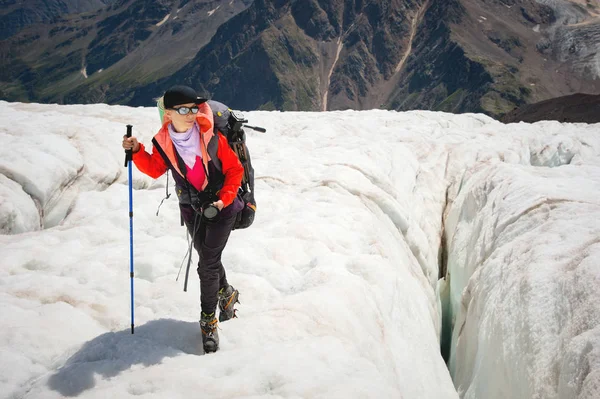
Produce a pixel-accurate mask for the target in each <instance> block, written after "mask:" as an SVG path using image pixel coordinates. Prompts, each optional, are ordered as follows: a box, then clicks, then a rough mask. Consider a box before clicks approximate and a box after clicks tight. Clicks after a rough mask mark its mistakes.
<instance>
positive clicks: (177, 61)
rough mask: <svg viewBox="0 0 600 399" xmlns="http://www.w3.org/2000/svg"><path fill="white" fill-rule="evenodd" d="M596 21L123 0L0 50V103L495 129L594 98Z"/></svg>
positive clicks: (557, 10) (477, 9)
mask: <svg viewBox="0 0 600 399" xmlns="http://www.w3.org/2000/svg"><path fill="white" fill-rule="evenodd" d="M90 1H93V0H90ZM97 1H100V0H97ZM599 10H600V4H598V1H597V0H593V1H592V0H537V1H535V0H522V1H519V2H517V1H515V0H485V1H479V0H447V1H439V0H370V1H360V0H306V1H303V2H299V1H294V0H256V1H249V0H234V1H207V0H196V1H194V0H191V1H189V0H149V1H141V0H115V1H114V2H112V4H110V5H108V6H105V7H104V8H102V9H101V10H100V11H94V12H88V13H86V14H74V15H68V16H66V17H65V18H64V19H63V20H62V22H54V23H50V24H46V25H39V26H37V27H36V26H32V27H29V28H25V29H23V30H22V31H21V32H19V33H18V34H15V35H13V36H12V37H10V38H8V39H6V40H3V41H2V42H0V43H1V45H0V57H1V59H2V60H3V64H5V65H4V66H5V68H3V69H4V70H5V72H2V73H0V94H1V95H2V97H3V98H6V99H8V100H11V101H42V102H58V103H87V102H107V103H111V104H112V103H118V104H128V105H150V104H152V102H153V99H154V98H156V97H157V96H159V95H160V93H162V92H164V90H165V89H166V88H168V87H169V86H170V85H172V84H178V83H184V84H189V85H190V86H193V87H195V88H197V89H198V90H199V91H201V92H202V93H203V94H204V95H206V96H209V97H215V98H216V99H219V100H221V101H224V102H226V103H228V104H229V105H231V106H232V107H235V108H238V109H282V110H311V111H316V110H336V109H372V108H384V109H396V110H410V109H431V110H441V111H447V112H484V113H486V114H488V115H490V116H493V117H496V118H499V117H501V116H502V115H504V114H506V113H508V112H510V111H511V110H513V109H514V108H516V107H519V106H522V105H525V104H528V103H534V102H538V101H541V100H544V99H548V98H553V97H559V96H563V95H568V94H572V93H576V92H587V93H589V94H598V93H600V67H598V66H597V65H596V64H598V65H600V54H599V53H598V50H597V49H598V48H600V17H599V15H600V11H599ZM48 32H50V33H52V34H53V36H51V35H50V33H48ZM186 45H187V47H186Z"/></svg>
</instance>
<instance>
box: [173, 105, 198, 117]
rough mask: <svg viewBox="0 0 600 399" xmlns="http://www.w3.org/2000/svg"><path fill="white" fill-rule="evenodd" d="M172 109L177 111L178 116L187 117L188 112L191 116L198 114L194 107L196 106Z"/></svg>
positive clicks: (196, 108)
mask: <svg viewBox="0 0 600 399" xmlns="http://www.w3.org/2000/svg"><path fill="white" fill-rule="evenodd" d="M172 109H174V110H175V111H177V113H178V114H179V115H187V114H189V113H190V112H191V113H192V114H194V115H195V114H197V113H198V107H196V106H193V107H179V108H172Z"/></svg>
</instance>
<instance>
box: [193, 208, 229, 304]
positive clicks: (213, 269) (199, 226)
mask: <svg viewBox="0 0 600 399" xmlns="http://www.w3.org/2000/svg"><path fill="white" fill-rule="evenodd" d="M181 208H182V209H181V213H182V216H183V220H184V221H185V225H186V227H187V229H188V232H189V233H190V236H191V237H193V240H194V248H195V249H196V251H197V252H198V256H199V257H200V261H199V262H198V276H200V304H201V307H202V311H203V312H204V313H207V314H210V313H212V312H214V311H215V310H216V309H217V301H218V298H217V295H218V292H219V289H221V288H224V287H227V285H228V284H227V276H226V275H225V268H224V267H223V263H221V254H222V253H223V250H224V249H225V245H227V240H228V239H229V234H230V233H231V229H232V228H233V225H234V223H235V219H236V214H235V213H234V214H233V215H222V216H225V217H221V218H220V219H219V221H218V222H216V223H205V222H203V221H202V218H201V217H200V216H199V215H197V214H196V213H195V212H194V210H193V209H191V207H181ZM185 208H187V209H185ZM194 227H195V231H194Z"/></svg>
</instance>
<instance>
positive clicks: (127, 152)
mask: <svg viewBox="0 0 600 399" xmlns="http://www.w3.org/2000/svg"><path fill="white" fill-rule="evenodd" d="M131 129H133V126H132V125H127V137H131ZM132 157H133V150H125V167H127V163H129V162H130V161H131V159H132Z"/></svg>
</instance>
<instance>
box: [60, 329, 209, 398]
mask: <svg viewBox="0 0 600 399" xmlns="http://www.w3.org/2000/svg"><path fill="white" fill-rule="evenodd" d="M182 354H190V355H202V354H204V351H203V350H202V338H201V336H200V326H199V325H198V323H191V322H184V321H178V320H172V319H159V320H153V321H150V322H148V323H146V324H144V325H142V326H139V327H136V328H135V334H133V335H132V334H131V330H130V329H127V330H123V331H118V332H110V333H106V334H102V335H100V336H98V337H96V338H94V339H92V340H91V341H88V342H86V343H85V344H84V345H83V346H82V347H81V349H79V351H77V353H75V354H74V355H73V356H71V358H69V360H67V361H66V363H65V364H64V365H63V366H62V367H61V368H60V369H58V370H57V371H56V373H54V374H53V375H52V376H50V378H49V380H48V386H49V387H50V389H52V390H55V391H58V392H60V393H61V394H62V395H63V396H77V395H79V394H81V393H82V392H83V391H86V390H88V389H91V388H93V387H94V385H95V381H94V374H100V375H102V376H104V377H105V378H111V377H114V376H116V375H118V374H119V373H121V372H122V371H124V370H127V369H129V368H131V367H132V366H133V365H134V364H143V365H144V366H152V365H155V364H159V363H160V362H161V361H162V359H163V358H165V357H175V356H179V355H182Z"/></svg>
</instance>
